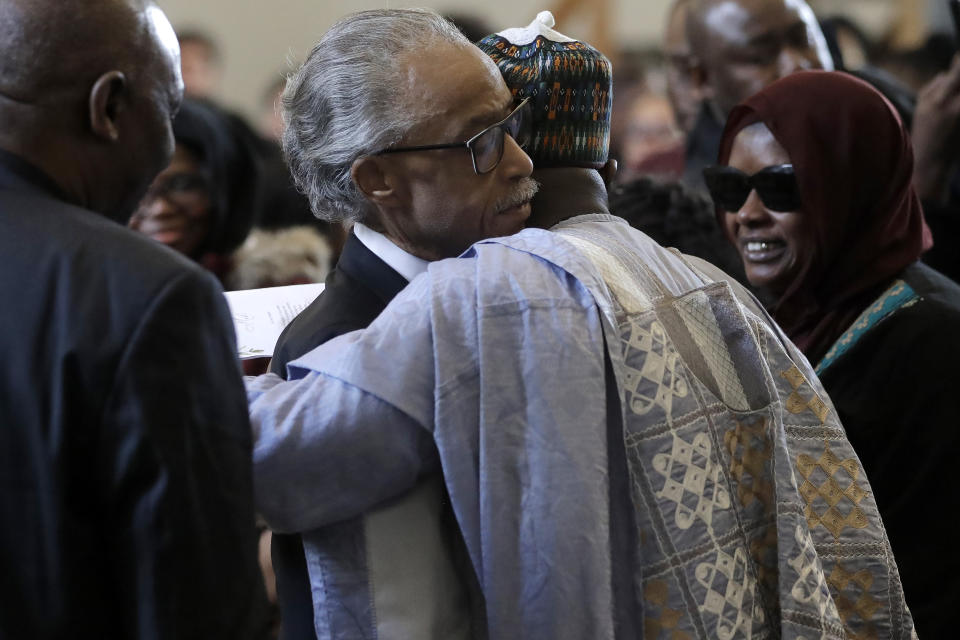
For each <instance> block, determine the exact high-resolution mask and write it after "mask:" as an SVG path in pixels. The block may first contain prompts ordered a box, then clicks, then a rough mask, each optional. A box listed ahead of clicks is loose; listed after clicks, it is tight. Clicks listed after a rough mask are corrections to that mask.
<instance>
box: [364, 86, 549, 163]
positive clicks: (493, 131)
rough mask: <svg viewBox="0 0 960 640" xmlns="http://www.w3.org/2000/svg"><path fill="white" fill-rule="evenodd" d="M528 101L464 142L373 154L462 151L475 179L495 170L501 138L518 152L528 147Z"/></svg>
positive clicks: (501, 157)
mask: <svg viewBox="0 0 960 640" xmlns="http://www.w3.org/2000/svg"><path fill="white" fill-rule="evenodd" d="M530 109H531V107H530V98H524V99H523V102H521V103H520V104H519V105H517V108H516V109H514V110H513V112H512V113H511V114H510V115H508V116H507V117H506V118H504V119H503V120H501V121H500V122H498V123H496V124H493V125H490V126H489V127H487V128H486V129H484V130H483V131H481V132H480V133H478V134H477V135H475V136H473V137H472V138H470V139H469V140H467V141H466V142H451V143H448V144H426V145H419V146H416V147H394V148H391V149H384V150H383V151H380V152H379V153H377V155H383V154H386V153H406V152H408V151H433V150H434V149H458V148H462V147H466V148H467V149H469V150H470V156H471V157H472V158H473V170H474V171H475V172H476V173H477V175H480V174H483V173H488V172H490V171H493V170H494V169H496V168H497V165H498V164H500V161H501V160H502V159H503V146H504V136H505V135H509V136H510V137H511V138H513V139H514V140H516V142H517V144H518V145H520V147H521V148H526V146H527V145H528V144H530V125H531V122H530V121H531V113H530Z"/></svg>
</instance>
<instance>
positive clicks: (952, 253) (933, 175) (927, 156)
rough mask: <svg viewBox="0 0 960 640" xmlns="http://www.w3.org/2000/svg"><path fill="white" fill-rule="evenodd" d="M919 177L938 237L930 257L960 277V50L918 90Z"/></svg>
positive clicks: (915, 138) (916, 167) (919, 187)
mask: <svg viewBox="0 0 960 640" xmlns="http://www.w3.org/2000/svg"><path fill="white" fill-rule="evenodd" d="M913 149H914V155H915V158H916V161H915V164H914V171H913V183H914V185H915V186H916V189H917V194H918V195H919V196H920V200H921V201H922V202H923V208H924V212H925V213H926V217H927V221H928V223H929V224H930V229H931V231H932V232H933V237H934V239H935V240H936V242H935V243H934V246H933V249H931V250H930V251H928V252H927V254H926V255H925V256H924V262H926V263H927V264H929V265H930V266H932V267H934V268H936V269H938V270H940V271H942V272H943V273H944V274H946V275H948V276H949V277H951V278H953V280H954V281H956V282H960V56H957V57H956V58H954V60H953V64H952V65H951V66H950V68H949V69H947V70H945V71H943V72H941V73H939V74H938V75H937V76H935V77H934V79H933V80H931V81H930V82H929V83H927V85H926V86H924V87H923V89H921V91H920V93H919V95H918V96H917V112H916V116H915V118H914V123H913Z"/></svg>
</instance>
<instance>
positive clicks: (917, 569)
mask: <svg viewBox="0 0 960 640" xmlns="http://www.w3.org/2000/svg"><path fill="white" fill-rule="evenodd" d="M720 162H721V165H720V166H717V167H713V168H710V169H708V170H706V172H705V174H706V177H707V184H708V185H709V187H710V191H711V194H712V195H713V199H714V201H715V202H716V204H717V215H718V218H719V220H720V222H721V223H722V224H723V225H724V227H725V229H726V231H727V235H728V237H729V239H730V241H731V242H732V243H733V244H734V246H736V247H737V249H738V250H739V251H740V253H741V256H742V258H743V263H744V267H745V269H746V272H747V277H748V278H749V280H750V282H751V283H752V284H753V285H754V286H756V287H759V288H761V289H765V290H767V291H768V292H769V293H770V294H772V296H773V300H774V302H773V303H772V305H771V307H770V309H771V313H772V315H773V317H774V319H775V320H776V321H777V322H778V323H779V324H780V326H781V327H783V329H784V330H785V331H786V333H787V335H788V336H789V337H790V339H791V340H793V341H794V342H795V343H796V344H797V346H798V347H799V348H800V349H801V350H802V351H803V352H804V355H806V356H807V358H808V359H809V360H810V362H811V363H814V364H815V365H816V371H817V373H818V375H819V376H820V379H821V380H822V382H823V385H824V387H825V388H826V390H827V393H829V395H830V398H831V399H832V400H833V403H834V406H835V407H836V409H837V412H838V414H839V416H840V418H841V421H842V422H843V427H844V429H845V430H846V432H847V434H848V437H849V438H850V442H851V444H852V445H853V447H854V449H855V450H856V452H857V455H858V457H859V458H860V460H861V462H862V463H863V469H864V471H865V472H866V474H867V476H868V477H869V478H870V483H871V485H872V487H873V491H874V493H875V496H876V500H877V506H878V507H879V509H880V514H881V515H882V516H883V522H884V525H885V527H886V530H887V533H888V534H889V536H890V543H891V545H892V547H893V552H894V553H895V554H896V558H897V564H898V566H899V569H900V574H901V576H902V578H903V588H904V593H905V595H906V598H907V603H908V605H909V606H910V610H911V611H912V612H913V616H914V619H915V621H916V624H917V633H918V635H919V636H920V637H931V638H946V637H951V636H952V635H953V632H954V631H955V628H956V622H955V615H954V612H955V611H956V610H957V607H958V606H960V581H957V580H956V575H957V573H958V571H960V560H958V556H957V555H956V554H951V553H944V550H945V549H949V548H950V545H951V544H952V541H953V538H954V533H953V531H952V530H951V528H950V527H947V526H945V525H944V517H946V516H945V514H953V513H956V512H957V511H958V510H960V482H958V480H957V478H958V476H957V475H956V473H954V471H953V467H954V457H955V453H956V451H957V450H958V448H960V431H958V429H957V428H956V425H957V424H958V423H960V405H958V404H957V403H956V402H953V401H952V400H951V397H952V394H954V393H955V388H956V386H957V383H958V382H960V374H958V373H957V369H956V362H957V360H958V359H960V336H958V334H957V327H958V326H960V286H958V285H957V284H955V283H954V282H952V281H951V280H949V279H948V278H945V277H944V276H943V275H941V274H940V273H938V272H936V271H934V270H933V269H930V268H929V267H927V266H925V265H923V264H922V263H920V262H919V258H920V255H921V254H922V252H923V251H925V250H926V249H927V248H929V246H930V241H931V240H930V233H929V230H928V229H927V227H926V224H925V223H924V217H923V212H922V209H921V206H920V201H919V199H918V198H917V194H916V191H915V189H914V187H913V184H912V182H911V179H912V177H913V155H912V152H911V145H910V140H909V136H908V135H907V132H906V129H905V127H904V125H903V123H902V121H901V120H900V118H899V116H898V115H897V113H896V111H895V110H894V109H893V107H892V106H891V104H890V103H889V102H888V101H887V100H886V99H885V98H884V97H883V96H882V95H881V94H880V93H879V92H878V91H877V90H875V89H873V88H872V87H870V85H868V84H866V83H864V82H862V81H860V80H858V79H855V78H853V77H851V76H848V75H846V74H841V73H827V72H807V73H798V74H795V75H792V76H790V77H789V78H785V79H783V80H780V81H779V82H776V83H774V84H772V85H770V86H769V87H767V88H766V89H764V90H763V91H761V92H760V93H758V94H756V95H754V96H753V97H751V98H750V99H748V100H747V101H746V102H745V103H743V105H741V106H738V107H737V108H736V109H734V110H733V112H732V113H731V115H730V120H729V122H728V123H727V127H726V130H725V132H724V136H723V141H722V145H721V153H720Z"/></svg>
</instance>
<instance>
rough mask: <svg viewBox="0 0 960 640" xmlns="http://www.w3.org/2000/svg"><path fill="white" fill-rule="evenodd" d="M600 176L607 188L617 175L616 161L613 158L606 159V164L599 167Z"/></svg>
mask: <svg viewBox="0 0 960 640" xmlns="http://www.w3.org/2000/svg"><path fill="white" fill-rule="evenodd" d="M600 177H601V178H603V185H604V186H605V187H606V188H607V189H609V188H610V185H611V184H613V179H614V178H616V177H617V161H616V160H614V159H613V158H610V159H609V160H607V164H605V165H603V168H602V169H600Z"/></svg>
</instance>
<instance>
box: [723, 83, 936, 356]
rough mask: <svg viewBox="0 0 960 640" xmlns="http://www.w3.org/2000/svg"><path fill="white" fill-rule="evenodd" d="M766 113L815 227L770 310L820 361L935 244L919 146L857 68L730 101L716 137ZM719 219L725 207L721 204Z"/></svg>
mask: <svg viewBox="0 0 960 640" xmlns="http://www.w3.org/2000/svg"><path fill="white" fill-rule="evenodd" d="M757 122H763V123H764V124H766V126H767V128H769V129H770V131H771V132H772V133H773V136H774V138H776V140H777V142H779V143H780V145H781V146H782V147H783V148H784V149H785V150H786V151H787V155H789V156H790V160H791V161H792V162H793V166H794V170H795V171H796V175H797V182H798V183H799V185H800V194H801V199H802V202H803V208H802V215H803V216H805V217H808V218H809V219H810V220H811V221H812V222H813V224H812V225H810V226H811V227H812V228H813V229H814V231H813V233H814V234H815V237H814V240H815V242H814V246H815V247H816V248H815V250H814V251H813V252H812V253H811V254H810V255H805V256H801V257H800V260H801V261H802V264H801V268H800V271H799V276H798V277H797V280H796V281H795V282H793V283H792V284H791V285H790V286H789V287H788V288H787V290H786V292H785V293H784V294H783V296H781V298H780V299H779V300H777V302H776V304H775V305H774V306H773V308H772V313H773V317H774V319H776V321H777V322H778V323H779V324H780V326H781V327H783V329H784V331H786V333H787V335H788V336H790V339H791V340H793V341H794V343H796V345H797V346H798V347H799V348H800V350H801V351H803V352H804V354H805V355H806V356H807V357H808V358H809V359H810V360H811V361H812V362H814V363H816V362H817V361H818V360H819V359H820V358H822V357H823V355H824V354H825V353H826V351H827V350H828V349H829V348H830V346H831V345H832V344H833V343H834V342H835V341H836V340H837V339H838V338H839V337H840V336H841V335H842V334H843V332H844V331H845V330H846V329H847V328H848V327H849V326H850V325H851V324H852V323H853V322H854V320H856V318H857V316H858V315H860V313H861V312H862V311H863V310H864V309H865V308H866V307H867V306H868V305H869V304H870V303H871V302H872V301H873V300H874V299H875V298H876V297H877V296H879V295H880V294H881V293H882V292H883V290H884V289H885V288H886V287H887V286H889V284H890V282H891V281H892V280H893V279H894V277H895V276H896V275H897V274H898V273H900V272H901V271H902V270H903V269H904V268H905V267H906V266H908V265H910V264H911V263H913V262H915V261H916V260H917V259H918V258H919V257H920V254H921V253H923V252H924V251H926V250H927V249H929V248H930V247H931V246H933V239H932V237H931V235H930V230H929V228H927V224H926V222H925V221H924V219H923V210H922V209H921V207H920V200H919V199H918V198H917V194H916V193H915V192H914V190H913V185H912V183H911V179H912V177H913V150H912V148H911V145H910V139H909V136H908V135H907V132H906V130H905V129H904V127H903V123H902V122H901V121H900V117H899V116H898V115H897V112H896V110H895V109H894V108H893V106H892V105H891V104H890V103H889V102H888V101H887V99H886V98H884V97H883V95H882V94H880V93H879V92H878V91H877V90H876V89H874V88H873V87H871V86H870V85H868V84H866V83H865V82H862V81H860V80H858V79H856V78H854V77H853V76H849V75H847V74H844V73H837V72H828V71H802V72H799V73H795V74H792V75H790V76H787V77H786V78H783V79H782V80H778V81H777V82H775V83H773V84H771V85H770V86H768V87H767V88H766V89H764V90H763V91H761V92H760V93H758V94H756V95H755V96H753V97H752V98H749V99H747V100H746V101H745V102H743V103H742V104H740V105H739V106H737V107H736V108H734V110H733V111H732V112H731V113H730V118H729V119H728V120H727V126H726V129H725V130H724V133H723V140H722V142H721V145H720V158H719V159H720V164H724V165H725V164H727V162H728V160H729V158H730V150H731V148H732V147H733V140H734V138H735V137H736V136H737V134H738V133H739V132H740V131H741V130H742V129H744V128H746V127H748V126H750V125H751V124H755V123H757ZM717 215H718V217H719V218H720V222H721V226H722V225H723V217H722V216H723V214H722V212H720V211H718V213H717Z"/></svg>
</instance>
